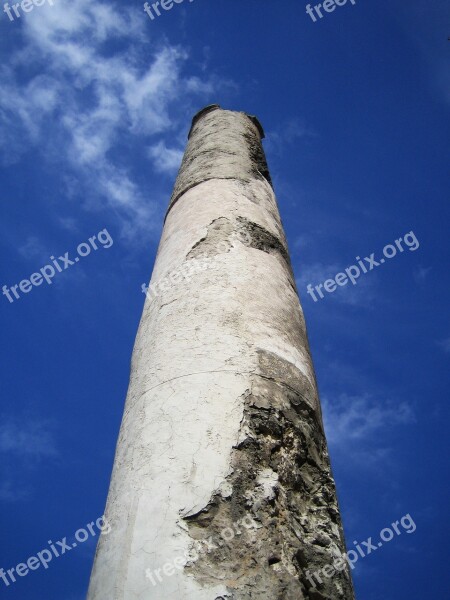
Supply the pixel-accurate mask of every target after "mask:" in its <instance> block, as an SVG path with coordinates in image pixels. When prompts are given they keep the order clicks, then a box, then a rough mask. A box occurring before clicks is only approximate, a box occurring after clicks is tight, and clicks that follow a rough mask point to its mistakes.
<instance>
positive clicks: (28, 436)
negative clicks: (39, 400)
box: [0, 417, 58, 460]
mask: <svg viewBox="0 0 450 600" xmlns="http://www.w3.org/2000/svg"><path fill="white" fill-rule="evenodd" d="M1 454H9V455H15V456H17V457H19V458H27V459H32V460H39V459H42V458H45V457H56V456H57V455H58V451H57V449H56V444H55V440H54V438H53V434H52V431H51V426H50V424H49V422H48V421H45V420H37V419H29V418H26V417H23V418H22V419H21V420H20V421H19V420H18V419H17V418H16V419H5V418H2V420H1V424H0V455H1Z"/></svg>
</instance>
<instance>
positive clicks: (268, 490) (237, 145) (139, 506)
mask: <svg viewBox="0 0 450 600" xmlns="http://www.w3.org/2000/svg"><path fill="white" fill-rule="evenodd" d="M260 133H261V130H260V127H258V126H257V125H256V124H255V122H254V121H252V120H251V119H249V118H248V117H247V116H246V115H245V114H244V113H233V112H229V111H222V110H220V109H218V108H214V109H212V110H209V111H207V112H205V113H204V114H202V115H201V116H200V117H199V118H198V119H197V120H196V122H195V123H194V125H193V128H192V131H191V135H190V141H189V144H188V149H187V151H186V156H185V158H184V161H183V165H182V167H181V170H180V174H179V177H178V180H177V183H176V186H175V192H174V195H173V198H172V201H171V204H170V208H169V211H168V215H167V219H166V223H165V226H164V231H163V234H162V239H161V243H160V247H159V250H158V255H157V259H156V263H155V267H154V270H153V275H152V282H161V281H167V278H168V277H169V278H170V279H169V281H171V283H170V284H167V283H166V285H165V286H163V288H162V290H161V291H160V293H159V294H158V295H157V296H156V297H154V296H153V297H149V298H147V300H146V303H145V306H144V311H143V315H142V319H141V323H140V326H139V331H138V334H137V338H136V343H135V348H134V352H133V358H132V367H131V378H130V386H129V391H128V396H127V401H126V406H125V411H124V417H123V422H122V426H121V430H120V435H119V440H118V444H117V451H116V457H115V462H114V469H113V474H112V479H111V487H110V491H109V496H108V502H107V509H106V517H107V519H108V521H109V523H110V524H111V527H112V530H111V532H110V533H109V534H108V536H102V538H101V539H100V542H99V546H98V549H97V554H96V559H95V564H94V569H93V573H92V577H91V583H90V588H89V593H88V600H166V599H174V600H175V599H176V600H225V599H227V600H231V599H232V600H248V599H258V600H262V599H264V600H294V599H296V600H302V599H304V600H323V599H327V600H353V591H352V585H351V579H350V575H349V572H348V569H347V568H346V569H344V570H343V571H341V572H338V573H336V574H335V575H334V576H333V577H331V578H329V579H325V578H323V585H321V586H318V588H317V589H316V588H315V587H314V588H312V587H311V583H310V582H309V581H308V580H307V578H306V570H307V569H309V571H310V572H311V573H313V572H314V571H316V570H317V569H320V568H322V567H324V566H327V565H330V564H332V562H333V560H334V558H335V557H337V556H339V555H340V553H342V552H344V542H343V536H342V528H341V523H340V517H339V510H338V506H337V501H336V494H335V488H334V483H333V478H332V475H331V472H330V465H329V459H328V453H327V448H326V442H325V436H324V432H323V426H322V419H321V414H320V404H319V400H318V395H317V387H316V382H315V376H314V370H313V367H312V362H311V357H310V353H309V348H308V341H307V336H306V328H305V323H304V318H303V312H302V309H301V306H300V303H299V300H298V295H297V292H296V288H295V283H294V277H293V274H292V268H291V265H290V261H289V254H288V250H287V245H286V240H285V236H284V232H283V228H282V225H281V221H280V217H279V213H278V208H277V204H276V199H275V196H274V194H273V190H272V187H271V185H270V183H269V178H268V175H267V174H264V169H267V166H266V163H265V159H264V154H263V151H262V147H261V142H260ZM264 165H265V166H264ZM200 257H201V260H199V258H200ZM190 264H196V265H199V268H197V269H196V270H195V272H194V273H190V275H189V277H185V276H182V277H180V273H183V272H187V271H186V270H185V268H186V266H189V265H190ZM243 519H250V520H251V523H252V526H251V527H243V526H242V525H240V523H242V520H243ZM230 531H231V532H232V533H233V532H234V533H233V535H230ZM225 532H228V533H227V534H225ZM199 544H200V546H199ZM199 547H200V548H201V549H202V551H196V549H197V548H199ZM183 555H185V556H187V559H186V560H185V561H184V562H186V564H185V565H184V567H183V566H180V567H178V568H173V569H167V572H170V575H167V574H165V573H164V572H163V567H164V565H165V564H166V565H167V564H168V565H173V564H174V561H175V559H177V558H181V557H183ZM146 569H149V570H150V572H152V573H153V572H154V571H155V570H157V569H161V573H160V575H161V581H158V579H157V576H156V575H155V576H154V582H152V581H151V580H150V579H149V578H146Z"/></svg>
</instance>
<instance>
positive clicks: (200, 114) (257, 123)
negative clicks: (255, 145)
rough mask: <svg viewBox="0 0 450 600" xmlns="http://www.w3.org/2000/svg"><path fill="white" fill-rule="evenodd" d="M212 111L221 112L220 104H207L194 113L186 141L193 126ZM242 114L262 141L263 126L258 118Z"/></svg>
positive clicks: (263, 136) (263, 135) (263, 134)
mask: <svg viewBox="0 0 450 600" xmlns="http://www.w3.org/2000/svg"><path fill="white" fill-rule="evenodd" d="M213 110H222V107H221V106H220V104H208V105H207V106H204V107H203V108H201V109H200V110H199V111H198V112H197V113H195V115H194V116H193V118H192V124H191V128H190V130H189V133H188V139H189V138H190V137H191V133H192V130H193V129H194V126H195V125H196V124H197V122H198V121H199V120H200V119H201V118H202V117H203V116H204V115H207V114H208V113H210V112H212V111H213ZM242 114H244V115H246V116H247V117H248V118H249V119H250V121H251V122H252V123H253V125H255V127H256V129H257V130H258V131H259V135H260V137H261V139H262V140H263V139H264V138H265V133H264V129H263V126H262V125H261V123H260V121H259V119H258V117H256V116H255V115H249V114H248V113H246V112H243V111H242Z"/></svg>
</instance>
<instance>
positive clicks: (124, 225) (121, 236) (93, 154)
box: [0, 0, 450, 600]
mask: <svg viewBox="0 0 450 600" xmlns="http://www.w3.org/2000/svg"><path fill="white" fill-rule="evenodd" d="M305 5H306V2H302V1H301V0H285V1H284V2H280V0H277V1H275V0H264V2H262V1H261V0H246V1H245V2H243V1H242V0H240V1H239V0H215V1H214V2H212V1H211V0H209V1H208V0H195V1H194V2H192V3H189V2H188V1H187V0H185V2H184V3H183V4H180V5H176V6H174V8H173V9H172V10H171V11H168V12H165V13H163V14H162V15H161V16H160V17H158V18H157V19H155V20H153V21H151V20H150V19H149V17H147V16H146V14H145V13H144V12H143V6H142V3H140V2H135V1H131V2H116V3H114V2H108V3H107V2H103V1H96V2H92V1H88V0H71V1H70V2H68V1H64V0H55V2H54V6H50V5H49V3H48V1H47V2H46V3H45V4H44V5H43V6H41V7H34V9H33V10H32V11H30V12H29V13H23V14H22V16H21V17H20V18H15V19H14V21H10V20H9V19H8V17H7V15H6V14H5V13H3V12H1V14H0V52H1V53H2V61H1V66H0V134H1V135H0V167H1V178H2V198H1V199H2V202H1V217H0V234H1V235H0V238H1V241H0V243H1V259H0V261H1V262H0V264H1V280H0V285H1V286H3V285H7V286H8V289H10V288H11V286H13V285H15V284H19V283H20V282H21V281H22V280H24V279H27V278H29V276H30V275H31V274H32V273H35V272H37V271H39V269H40V268H41V267H43V266H44V265H46V264H49V263H51V261H50V256H55V257H59V256H63V255H64V254H65V253H66V252H68V253H69V256H72V258H73V255H75V254H76V248H77V246H78V245H79V244H80V243H82V242H88V240H89V238H91V237H92V236H94V235H96V236H97V238H98V239H102V240H104V243H101V244H99V243H98V242H97V245H98V249H97V250H94V249H93V248H92V249H91V252H90V254H89V255H88V256H86V257H84V258H81V259H80V261H79V262H78V263H76V264H73V265H71V266H70V267H68V268H67V269H63V270H62V272H61V273H60V272H57V271H56V270H55V276H54V278H53V279H52V283H51V285H48V284H47V283H46V282H43V283H42V284H41V285H39V286H38V287H33V288H32V289H31V291H29V292H27V293H25V292H24V293H20V297H19V299H14V301H13V302H9V301H8V298H7V297H6V296H5V295H2V296H0V306H1V311H0V319H1V320H0V331H1V335H2V344H1V350H0V351H1V363H0V364H1V372H2V373H1V375H2V378H1V381H2V383H1V398H2V405H1V409H0V465H1V474H2V477H1V483H0V508H1V510H0V524H1V533H2V535H1V549H0V567H3V568H4V569H9V568H10V567H13V566H15V565H17V564H18V563H20V562H25V561H26V560H27V559H28V557H30V556H33V555H36V553H37V552H39V551H40V550H41V549H43V548H46V547H47V545H48V544H47V542H48V540H53V541H54V542H55V541H56V540H61V539H62V538H64V537H67V538H68V539H69V538H70V539H73V534H74V532H75V531H77V530H78V529H79V528H81V527H84V526H86V524H88V523H90V522H92V521H95V520H96V519H97V518H98V517H99V516H100V515H101V514H102V512H103V509H104V503H105V499H106V494H107V489H108V483H109V477H110V472H111V467H112V461H113V455H114V449H115V443H116V439H117V434H118V428H119V424H120V420H121V415H122V410H123V403H124V399H125V394H126V390H127V384H128V376H129V365H130V357H131V351H132V346H133V342H134V337H135V334H136V330H137V326H138V323H139V319H140V315H141V311H142V307H143V303H144V296H143V294H142V292H141V284H142V283H143V282H147V281H148V280H149V278H150V274H151V270H152V266H153V262H154V258H155V253H156V249H157V244H158V241H159V237H160V233H161V229H162V221H163V216H164V212H165V208H166V206H167V203H168V199H169V196H170V192H171V188H172V185H173V182H174V178H175V175H176V171H177V168H178V166H179V162H180V159H181V155H182V151H183V148H184V144H185V141H186V134H187V131H188V129H189V126H190V119H191V117H192V115H193V114H194V113H195V112H196V111H197V110H198V109H199V108H201V107H202V106H204V105H206V104H209V103H219V104H220V105H221V106H222V107H224V108H230V109H234V110H244V111H247V112H249V113H251V114H256V115H257V116H258V117H259V119H260V120H261V122H262V124H263V126H264V128H265V131H266V140H265V148H266V152H267V155H268V160H269V167H270V170H271V175H272V178H273V180H274V185H275V191H276V194H277V197H278V201H279V206H280V212H281V215H282V219H283V223H284V226H285V229H286V233H287V237H288V242H289V247H290V251H291V256H292V261H293V265H294V270H295V273H296V277H297V281H298V287H299V292H300V296H301V299H302V303H303V307H304V311H305V315H306V319H307V325H308V331H309V337H310V343H311V348H312V352H313V357H314V362H315V368H316V372H317V378H318V382H319V387H320V391H321V397H322V403H323V408H324V416H325V423H326V428H327V433H328V439H329V445H330V453H331V459H332V464H333V469H334V474H335V477H336V482H337V487H338V494H339V499H340V504H341V509H342V514H343V518H344V525H345V530H346V537H347V542H348V545H349V547H352V546H353V541H354V540H355V541H359V542H361V541H364V540H366V539H367V538H368V537H369V536H373V537H374V539H378V535H379V532H380V530H381V529H383V528H385V527H389V526H390V524H391V523H392V522H394V521H396V520H399V519H400V518H401V517H402V516H404V515H406V514H410V515H411V517H412V518H413V520H414V523H415V525H416V530H415V531H414V532H413V533H410V534H408V533H406V531H403V533H402V534H401V535H399V536H395V537H394V539H393V540H392V541H391V542H389V543H388V544H385V545H384V546H383V548H380V549H379V550H378V551H377V552H376V553H375V552H374V553H372V554H371V555H369V556H367V557H365V558H364V559H361V560H360V561H359V562H358V563H357V566H356V568H355V571H354V581H355V587H356V592H357V598H358V600H403V599H405V600H406V599H407V600H416V599H417V600H419V599H420V600H422V598H425V597H426V598H428V597H442V595H443V594H445V589H448V587H449V581H448V575H447V573H448V568H447V562H446V559H447V555H448V543H447V540H446V536H448V534H449V530H448V522H449V519H448V512H447V511H448V505H449V500H450V498H449V490H448V485H447V486H446V485H445V483H444V481H443V478H444V476H445V472H446V468H445V467H446V466H447V464H448V461H447V460H446V459H447V456H448V450H449V449H448V442H447V440H448V437H449V436H448V426H447V423H448V418H449V414H448V408H447V404H448V384H449V381H448V372H449V368H448V365H449V360H450V322H449V318H448V291H449V283H448V261H449V242H448V217H449V208H448V191H449V189H450V185H449V184H450V177H449V170H448V140H449V137H450V136H449V134H450V123H449V118H448V117H449V108H450V86H449V84H450V71H449V62H450V61H449V51H450V42H448V41H447V38H448V37H449V36H450V29H449V22H450V21H449V16H450V9H449V7H448V5H447V6H446V3H445V2H444V0H433V3H432V4H430V2H429V1H428V2H426V1H425V0H411V1H410V2H408V3H405V2H403V1H400V0H378V1H377V2H369V0H357V2H356V4H355V5H354V6H353V5H352V4H350V2H349V3H347V5H345V6H343V7H340V8H337V9H336V10H335V11H334V12H332V13H329V14H326V15H325V17H324V18H323V19H321V20H318V21H317V22H313V21H312V20H311V19H310V17H308V16H307V14H306V12H305ZM105 229H106V232H107V233H108V234H109V235H110V236H111V239H112V240H113V243H112V244H111V243H109V242H107V235H106V233H105V232H104V233H103V234H99V232H102V231H103V230H105ZM411 231H412V232H414V234H415V236H416V239H417V240H418V242H419V247H418V248H417V249H416V250H414V251H411V250H409V249H406V250H405V251H404V252H403V253H397V255H396V256H395V257H394V258H392V259H390V260H386V262H385V264H383V265H382V266H381V265H380V267H377V268H376V269H374V270H372V271H370V272H368V273H367V274H363V275H361V277H360V278H359V280H358V282H357V284H356V285H354V286H353V285H347V286H345V287H339V288H338V289H337V290H336V291H335V292H333V293H327V294H325V297H324V298H323V299H320V300H319V301H318V302H314V301H313V299H312V298H311V297H310V296H309V295H308V294H307V293H306V286H307V284H308V283H310V284H312V285H313V286H314V285H316V284H319V283H323V282H324V281H325V280H327V279H329V278H330V277H331V278H333V277H335V275H336V274H337V273H339V272H342V271H343V270H345V268H347V267H349V266H350V265H352V264H356V258H355V257H357V256H360V257H362V258H364V257H366V256H367V257H368V256H369V255H370V254H371V253H375V255H376V256H378V257H379V256H380V255H382V254H381V251H382V249H383V247H384V246H386V244H390V243H394V241H395V240H396V239H398V238H400V237H402V236H404V235H405V234H407V233H408V232H411ZM58 264H60V268H61V265H62V264H63V262H62V261H60V263H58ZM447 470H448V469H447ZM95 543H96V538H95V537H94V536H93V535H90V537H89V539H88V540H87V541H86V542H85V543H83V544H79V546H78V547H77V548H76V549H73V550H72V551H71V552H70V553H68V552H66V554H65V555H64V556H61V557H59V558H57V559H56V558H55V559H54V560H53V561H52V563H51V564H50V565H49V568H48V569H46V570H44V569H43V568H40V569H38V570H36V571H34V572H32V573H31V572H30V573H29V574H28V575H27V576H26V577H23V578H20V579H19V580H18V581H17V583H15V584H13V585H10V586H9V587H8V588H7V587H5V586H4V585H3V584H2V581H1V580H0V590H1V594H0V595H1V597H2V598H6V599H11V600H42V598H46V600H82V598H84V596H85V593H86V589H87V584H88V579H89V573H90V568H91V564H92V558H93V553H94V551H95Z"/></svg>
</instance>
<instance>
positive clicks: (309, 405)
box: [185, 351, 354, 600]
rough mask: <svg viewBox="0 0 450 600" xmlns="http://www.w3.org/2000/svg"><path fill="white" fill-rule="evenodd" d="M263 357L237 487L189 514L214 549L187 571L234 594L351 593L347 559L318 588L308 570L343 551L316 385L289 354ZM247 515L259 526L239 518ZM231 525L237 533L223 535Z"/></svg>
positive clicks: (283, 597)
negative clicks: (285, 358) (246, 524)
mask: <svg viewBox="0 0 450 600" xmlns="http://www.w3.org/2000/svg"><path fill="white" fill-rule="evenodd" d="M259 356H260V364H259V370H260V373H261V375H256V374H255V375H254V376H253V377H252V386H251V389H250V390H248V391H247V392H246V394H245V396H244V404H245V408H244V416H243V420H242V423H241V435H240V441H239V442H238V443H237V445H236V446H235V447H234V448H233V451H232V456H231V468H232V473H231V475H230V476H229V477H228V478H227V482H228V483H229V484H230V485H231V486H232V493H231V495H227V496H226V497H222V495H221V493H220V492H219V491H218V492H217V493H215V494H214V495H213V497H212V498H211V500H210V502H209V504H208V505H207V506H206V507H205V508H204V509H203V510H202V511H200V512H199V513H198V514H196V515H191V516H190V517H188V518H186V519H185V521H186V523H187V525H188V528H189V532H190V535H191V538H192V539H193V540H202V539H203V540H206V539H210V540H212V541H213V542H214V543H215V545H216V546H217V547H216V548H211V549H210V550H209V551H207V552H206V551H205V552H201V553H199V555H198V558H196V560H193V561H191V562H190V563H188V564H187V565H186V567H185V570H186V572H187V573H188V574H190V575H192V576H193V577H194V578H195V579H196V580H197V581H198V582H199V583H200V584H202V583H203V584H207V585H213V584H217V583H218V582H221V583H222V584H223V585H225V586H226V587H227V590H228V591H229V593H230V594H231V598H233V600H354V594H353V588H352V583H351V579H350V575H349V571H348V567H346V568H345V569H344V570H342V571H340V572H336V573H335V574H334V575H333V577H330V578H325V577H322V583H321V584H319V583H317V585H316V586H312V585H311V583H310V582H309V581H308V579H307V577H306V575H307V573H306V569H308V570H309V572H310V573H314V572H315V571H317V570H319V569H322V568H323V567H324V566H326V565H332V564H333V560H334V554H333V551H334V553H336V551H337V550H339V551H340V552H342V553H343V552H345V549H344V541H343V535H342V526H341V522H340V517H339V511H338V505H337V499H336V491H335V486H334V481H333V477H332V474H331V468H330V463H329V458H328V451H327V446H326V441H325V436H324V433H323V426H322V422H321V417H320V415H319V414H318V412H317V411H316V410H315V409H314V408H313V406H317V402H316V401H314V400H315V399H314V394H315V390H314V389H313V387H312V386H311V384H309V382H308V381H307V380H306V378H305V377H304V376H303V375H302V374H301V373H300V372H299V371H298V369H295V367H293V365H290V364H289V363H287V361H284V362H285V363H286V364H283V359H281V358H280V357H277V358H276V355H272V354H271V353H266V352H263V351H261V352H260V353H259ZM284 379H285V380H286V383H284V382H283V380H284ZM242 519H251V522H252V523H253V526H252V527H249V528H246V527H242V526H239V525H236V524H239V522H241V521H242ZM238 530H239V533H238ZM225 531H228V533H229V532H230V531H231V532H233V531H234V532H235V534H234V535H230V534H229V535H227V536H226V537H227V539H226V540H224V539H223V537H224V532H225ZM219 540H220V541H221V542H222V543H221V544H219V543H218V541H219Z"/></svg>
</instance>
